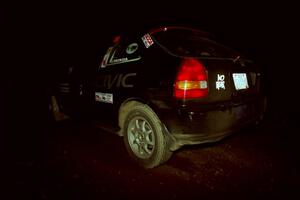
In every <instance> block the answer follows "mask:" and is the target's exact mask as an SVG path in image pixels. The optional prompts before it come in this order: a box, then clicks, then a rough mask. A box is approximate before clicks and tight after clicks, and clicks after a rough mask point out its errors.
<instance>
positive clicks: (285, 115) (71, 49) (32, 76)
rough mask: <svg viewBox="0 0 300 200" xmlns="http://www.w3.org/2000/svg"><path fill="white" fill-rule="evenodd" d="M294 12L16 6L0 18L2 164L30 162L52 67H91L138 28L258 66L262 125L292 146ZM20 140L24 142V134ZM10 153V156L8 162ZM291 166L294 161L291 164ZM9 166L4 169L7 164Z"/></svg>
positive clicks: (230, 6) (209, 5)
mask: <svg viewBox="0 0 300 200" xmlns="http://www.w3.org/2000/svg"><path fill="white" fill-rule="evenodd" d="M296 8H297V7H296V6H295V4H291V3H289V2H287V1H284V2H279V3H276V2H275V1H272V2H264V3H262V2H254V1H247V2H246V1H240V2H228V1H224V2H211V1H210V2H207V1H180V2H179V3H176V2H175V1H170V2H168V1H165V2H163V3H162V1H139V2H124V1H123V2H115V1H112V2H102V1H99V3H98V4H93V5H92V4H90V5H89V4H87V3H85V4H81V3H74V2H72V3H69V4H67V3H64V4H62V3H56V4H55V3H51V2H49V3H43V4H37V3H29V2H26V3H23V4H22V5H21V4H16V5H7V6H3V7H2V9H3V12H1V13H2V14H1V15H2V16H1V32H2V36H1V39H2V40H3V43H2V45H1V46H2V48H3V51H2V56H3V59H2V62H1V63H2V64H1V71H2V72H1V82H3V83H2V84H1V85H2V92H1V97H2V98H1V99H2V101H3V100H4V103H3V104H2V105H3V110H4V112H2V113H3V118H4V121H2V122H3V124H4V126H3V127H4V131H3V132H2V131H1V132H2V134H3V135H5V136H8V137H7V138H8V139H9V142H7V143H6V144H7V146H8V148H6V152H9V153H8V157H10V158H11V157H13V156H11V155H17V157H22V158H23V157H24V156H25V157H26V156H27V157H28V156H29V157H30V156H32V153H33V152H31V150H30V148H29V149H28V148H25V147H27V146H29V145H31V146H32V145H37V144H36V143H35V141H39V140H38V139H37V138H39V137H42V135H41V132H40V130H44V127H45V126H48V125H49V124H48V121H47V120H48V112H47V111H48V107H47V90H46V88H47V86H48V85H49V83H50V82H51V80H52V79H53V77H54V76H55V71H56V69H57V67H59V66H60V63H65V62H77V61H78V59H79V60H80V61H81V62H85V61H86V63H87V65H95V64H98V62H99V57H101V56H102V55H103V52H104V51H105V50H106V48H107V45H108V43H109V42H110V41H111V40H112V38H113V36H115V35H116V34H118V33H119V32H122V31H128V30H130V31H131V30H134V31H138V30H139V27H140V26H151V25H165V24H174V23H176V24H182V25H189V26H193V27H197V28H199V29H202V30H204V31H207V32H210V33H212V34H214V35H215V36H216V37H217V38H218V39H219V40H221V41H222V42H223V43H225V44H227V45H229V46H231V47H233V48H235V49H237V50H239V51H241V52H242V53H244V54H246V55H247V56H249V57H250V58H252V59H253V60H254V61H256V62H257V63H258V64H260V65H261V66H262V68H263V70H264V72H265V75H266V77H267V79H266V82H265V84H266V86H267V96H268V103H269V105H268V117H270V118H271V119H272V120H273V121H274V123H281V124H282V127H283V130H286V133H285V134H286V136H285V138H286V140H287V141H288V143H289V144H290V145H295V146H296V145H297V140H298V139H299V136H298V134H297V131H292V130H293V129H294V128H296V122H297V120H298V118H299V117H298V111H299V105H298V104H299V98H298V97H297V96H298V92H299V88H298V85H299V81H298V68H299V64H298V55H297V54H298V52H299V50H298V48H299V46H298V38H297V34H298V33H297V30H296V29H297V26H298V21H299V20H298V18H297V12H298V11H297V9H296ZM24 133H27V134H24ZM20 152H22V153H20ZM14 153H16V154H14ZM296 161H297V159H296V160H295V162H296ZM8 163H9V162H8Z"/></svg>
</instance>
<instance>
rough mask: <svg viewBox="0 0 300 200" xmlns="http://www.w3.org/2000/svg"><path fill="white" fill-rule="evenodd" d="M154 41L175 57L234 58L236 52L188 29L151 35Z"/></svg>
mask: <svg viewBox="0 0 300 200" xmlns="http://www.w3.org/2000/svg"><path fill="white" fill-rule="evenodd" d="M151 36H152V37H153V38H154V40H155V41H156V42H157V43H158V44H159V45H161V46H162V47H163V48H165V49H166V50H167V51H169V52H170V53H172V54H174V55H176V56H188V57H222V58H235V57H237V56H238V55H240V54H239V53H238V52H236V51H234V50H232V49H230V48H228V47H225V46H224V45H221V44H219V43H217V42H215V41H213V40H210V39H208V38H206V37H203V34H201V33H200V32H197V31H193V30H190V29H170V30H167V31H160V32H156V33H154V34H152V35H151Z"/></svg>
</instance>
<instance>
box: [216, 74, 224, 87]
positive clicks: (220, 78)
mask: <svg viewBox="0 0 300 200" xmlns="http://www.w3.org/2000/svg"><path fill="white" fill-rule="evenodd" d="M216 89H217V90H220V89H224V90H225V75H224V74H217V81H216Z"/></svg>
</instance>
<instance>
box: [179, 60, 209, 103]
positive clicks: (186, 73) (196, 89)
mask: <svg viewBox="0 0 300 200" xmlns="http://www.w3.org/2000/svg"><path fill="white" fill-rule="evenodd" d="M207 95H208V86H207V72H206V69H205V67H204V65H203V64H202V63H200V62H199V61H198V60H196V59H193V58H190V59H184V60H183V62H182V64H181V66H180V68H179V72H178V74H177V77H176V81H175V85H174V96H175V97H176V98H178V99H194V98H203V97H207Z"/></svg>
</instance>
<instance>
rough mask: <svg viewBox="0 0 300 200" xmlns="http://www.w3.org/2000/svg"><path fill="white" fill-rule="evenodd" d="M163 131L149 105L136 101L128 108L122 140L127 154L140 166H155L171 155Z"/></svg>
mask: <svg viewBox="0 0 300 200" xmlns="http://www.w3.org/2000/svg"><path fill="white" fill-rule="evenodd" d="M164 132H165V131H164V127H163V125H162V123H161V121H160V120H159V118H158V117H157V115H156V114H155V113H154V111H153V110H152V109H151V108H150V107H149V106H147V105H145V104H141V103H137V104H135V105H134V107H133V106H132V107H131V108H130V109H128V113H127V115H126V117H125V123H124V142H125V146H126V149H127V151H128V152H129V155H130V156H131V157H132V158H133V159H134V160H135V161H136V162H138V163H139V164H140V165H141V166H142V167H144V168H153V167H156V166H158V165H159V164H162V163H163V162H165V161H167V160H168V159H169V158H170V157H171V155H172V151H170V150H169V147H168V138H167V135H166V134H165V133H164Z"/></svg>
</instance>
